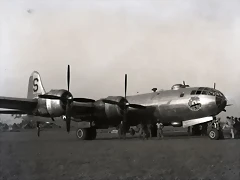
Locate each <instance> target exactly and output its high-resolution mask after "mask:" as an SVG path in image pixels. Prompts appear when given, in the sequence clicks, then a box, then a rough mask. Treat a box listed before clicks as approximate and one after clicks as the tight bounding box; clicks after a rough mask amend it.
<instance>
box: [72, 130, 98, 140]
mask: <svg viewBox="0 0 240 180" xmlns="http://www.w3.org/2000/svg"><path fill="white" fill-rule="evenodd" d="M76 136H77V138H78V139H79V140H94V139H96V137H97V129H96V128H95V127H90V128H78V129H77V131H76Z"/></svg>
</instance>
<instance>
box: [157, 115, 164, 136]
mask: <svg viewBox="0 0 240 180" xmlns="http://www.w3.org/2000/svg"><path fill="white" fill-rule="evenodd" d="M163 127H164V126H163V124H162V123H161V122H160V121H159V120H158V121H157V137H158V139H160V137H161V138H163Z"/></svg>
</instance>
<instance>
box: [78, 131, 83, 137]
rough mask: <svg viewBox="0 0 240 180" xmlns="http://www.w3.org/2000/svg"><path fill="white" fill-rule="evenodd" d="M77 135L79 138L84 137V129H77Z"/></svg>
mask: <svg viewBox="0 0 240 180" xmlns="http://www.w3.org/2000/svg"><path fill="white" fill-rule="evenodd" d="M77 137H78V138H79V139H80V138H82V137H83V131H82V129H78V130H77Z"/></svg>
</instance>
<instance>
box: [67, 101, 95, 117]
mask: <svg viewBox="0 0 240 180" xmlns="http://www.w3.org/2000/svg"><path fill="white" fill-rule="evenodd" d="M94 109H95V106H94V104H93V103H80V102H73V105H72V116H78V115H86V114H92V113H93V112H94Z"/></svg>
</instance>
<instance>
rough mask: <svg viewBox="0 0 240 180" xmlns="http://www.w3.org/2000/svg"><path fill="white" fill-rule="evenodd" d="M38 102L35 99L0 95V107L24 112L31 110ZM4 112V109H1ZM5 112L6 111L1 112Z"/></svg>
mask: <svg viewBox="0 0 240 180" xmlns="http://www.w3.org/2000/svg"><path fill="white" fill-rule="evenodd" d="M37 104H38V100H37V99H27V98H13V97H3V96H0V108H4V109H14V110H19V111H23V112H26V113H30V112H32V111H33V110H34V109H35V108H36V107H37ZM2 112H4V111H2ZM1 114H6V113H1Z"/></svg>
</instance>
